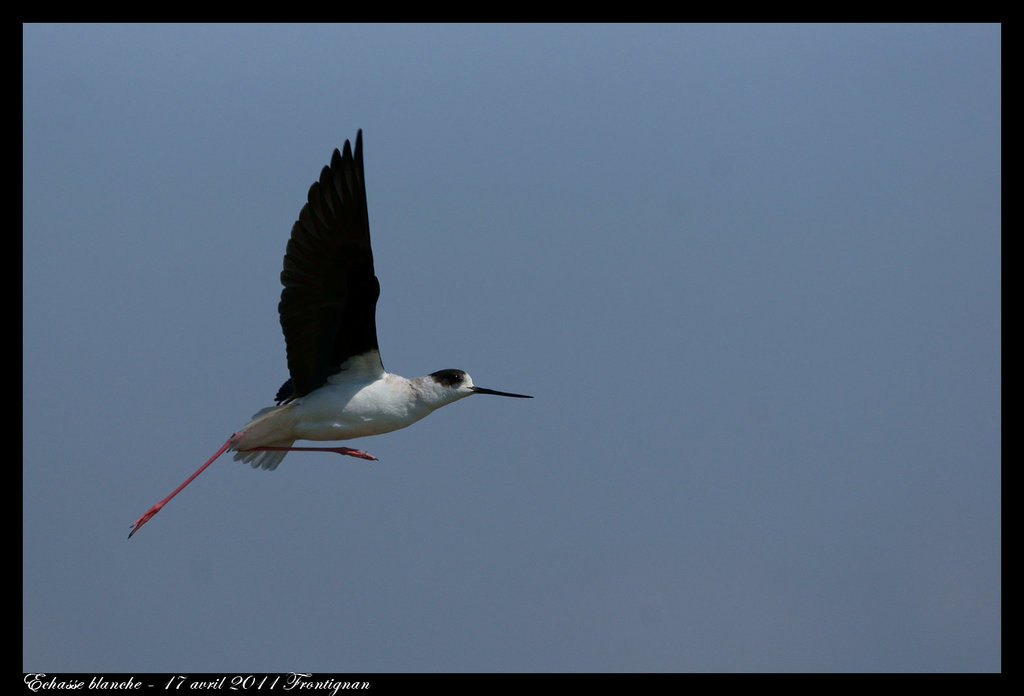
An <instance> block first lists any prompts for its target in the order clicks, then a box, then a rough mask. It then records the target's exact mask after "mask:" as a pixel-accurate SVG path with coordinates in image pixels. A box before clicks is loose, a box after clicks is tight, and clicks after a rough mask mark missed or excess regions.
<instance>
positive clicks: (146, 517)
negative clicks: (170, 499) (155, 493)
mask: <svg viewBox="0 0 1024 696" xmlns="http://www.w3.org/2000/svg"><path fill="white" fill-rule="evenodd" d="M163 506H164V504H163V502H162V501H161V502H159V503H157V504H156V505H154V506H153V507H151V508H150V509H149V510H148V511H146V514H144V515H143V516H142V517H140V518H139V519H137V520H135V523H134V524H132V531H130V532H128V538H129V539H131V538H132V534H134V533H135V532H137V531H139V530H140V529H142V525H144V524H146V523H147V522H149V520H150V519H152V517H153V515H155V514H156V513H158V512H160V508H162V507H163Z"/></svg>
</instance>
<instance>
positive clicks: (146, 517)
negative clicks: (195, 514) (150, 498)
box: [128, 435, 235, 539]
mask: <svg viewBox="0 0 1024 696" xmlns="http://www.w3.org/2000/svg"><path fill="white" fill-rule="evenodd" d="M234 439H235V435H232V436H231V437H229V438H228V439H227V441H226V442H225V443H224V444H223V445H221V446H220V449H219V450H217V452H216V454H214V455H213V456H212V457H210V458H209V459H207V460H206V463H205V464H203V465H202V466H201V467H199V468H198V469H196V473H194V474H192V475H191V476H189V477H188V478H187V479H185V483H183V484H181V485H180V486H178V487H177V488H175V489H174V490H173V491H171V494H170V495H169V496H167V497H166V498H164V499H163V500H161V501H160V502H159V503H157V504H156V505H154V506H153V507H151V508H150V509H149V510H147V511H146V514H144V515H143V516H142V517H140V518H139V519H137V520H135V524H133V525H132V531H130V532H129V533H128V538H129V539H131V538H132V534H134V533H135V532H137V531H139V530H140V529H141V528H142V525H144V524H146V523H147V522H149V520H150V519H151V518H152V517H153V515H155V514H156V513H158V512H160V508H162V507H163V506H164V505H166V504H167V503H168V501H170V499H171V498H173V497H174V496H176V495H178V493H180V492H181V489H182V488H184V487H185V486H187V485H188V484H190V483H192V479H194V478H195V477H196V476H198V475H199V474H201V473H203V471H204V470H205V469H206V467H208V466H210V465H211V464H213V461H214V460H215V459H216V458H217V457H219V456H220V455H222V454H224V451H225V450H226V449H227V448H228V447H230V446H231V441H232V440H234Z"/></svg>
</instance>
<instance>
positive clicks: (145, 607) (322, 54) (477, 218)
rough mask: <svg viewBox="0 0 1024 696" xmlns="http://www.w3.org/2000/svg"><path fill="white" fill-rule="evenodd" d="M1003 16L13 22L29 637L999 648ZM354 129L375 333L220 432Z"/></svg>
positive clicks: (443, 650)
mask: <svg viewBox="0 0 1024 696" xmlns="http://www.w3.org/2000/svg"><path fill="white" fill-rule="evenodd" d="M1000 43H1001V36H1000V29H999V27H996V26H987V25H968V26H958V25H927V26H903V25H885V26H870V25H858V26H842V25H829V26H814V25H800V26H746V25H732V26H715V25H698V26H673V25H665V26H645V25H627V26H614V25H607V26H606V25H580V26H578V25H558V26H503V25H489V26H473V25H459V26H443V25H434V26H414V25H391V26H261V25H244V26H206V25H204V26H160V25H147V26H134V25H117V26H103V25H88V26H53V25H46V26H39V25H29V26H26V27H25V29H24V167H23V169H24V172H23V176H24V231H23V245H24V260H23V272H24V283H23V287H24V375H23V386H24V432H23V444H24V456H23V462H24V498H23V500H24V509H25V513H24V523H25V530H24V584H25V591H24V669H25V670H31V671H36V670H48V671H70V670H74V671H99V670H103V671H183V670H184V671H193V672H195V671H225V670H229V671H234V670H250V671H257V670H258V671H278V670H292V669H296V670H311V671H321V672H322V671H344V670H363V671H391V670H399V671H409V670H425V671H436V670H441V671H451V670H458V671H465V670H469V671H475V670H512V671H537V670H574V671H575V670H602V671H605V670H611V671H620V670H627V671H637V670H642V671H648V670H665V671H686V670H727V671H740V670H746V671H749V670H868V671H870V670H925V671H930V670H968V671H973V670H997V669H1000V666H1001V656H1000V642H999V635H1000V610H1001V600H1000V593H1001V586H1000V567H1001V566H1000V563H1001V561H1000V514H1001V510H1000V456H1001V450H1000V335H1001V327H1000V323H1001V304H1000V282H1001V277H1000V206H1001V199H1000V182H1001V170H1000V137H1001V134H1000V130H1001V121H1000V99H1001V87H1000V85H1001V74H1000V73H1001V66H1000ZM358 128H363V129H364V137H365V156H366V170H367V181H368V189H369V190H368V198H369V206H370V222H371V230H372V233H373V235H374V247H375V252H376V259H377V270H378V275H379V276H380V278H381V282H382V285H383V290H382V296H381V301H380V304H379V317H378V327H379V333H380V342H381V346H382V352H383V357H384V364H385V366H386V367H387V368H388V369H390V370H392V371H395V372H398V373H400V374H404V375H407V376H414V375H418V374H425V373H427V372H431V371H433V370H436V369H440V368H444V367H460V368H463V369H466V370H468V371H469V372H470V373H471V374H472V375H473V377H474V378H475V380H476V381H477V382H478V383H480V384H483V385H486V386H490V387H494V388H497V389H507V390H511V391H517V392H525V393H530V394H534V395H535V396H536V397H537V398H535V399H534V400H533V401H530V402H520V401H513V400H502V399H484V398H475V399H471V400H468V401H465V402H461V403H459V404H457V405H454V406H452V407H450V408H448V409H444V410H442V411H440V412H439V413H437V414H435V415H433V416H431V417H430V418H429V419H427V420H426V421H424V422H422V423H420V424H418V425H416V426H414V427H413V428H410V429H407V430H405V431H399V432H397V433H393V434H390V435H387V436H384V437H380V438H376V439H373V440H365V441H355V442H356V444H357V446H360V447H365V448H366V449H368V450H369V451H371V452H373V453H375V454H376V455H378V456H379V457H380V458H381V462H379V463H365V462H360V461H357V460H350V459H342V458H338V457H333V456H330V455H322V456H318V455H315V454H309V455H289V457H288V458H287V459H286V460H285V462H284V464H283V465H282V467H281V468H280V469H279V470H278V471H276V472H273V473H267V472H262V471H256V472H254V471H252V470H250V469H248V468H247V467H243V466H241V465H239V464H236V463H234V462H231V461H230V460H227V459H225V460H223V461H221V462H219V463H218V464H217V465H215V466H214V467H211V469H210V470H208V471H207V472H206V473H205V474H203V476H202V478H201V479H199V480H198V481H197V482H196V483H195V484H193V486H191V487H190V488H189V489H188V490H187V491H186V493H184V494H182V495H181V496H179V498H177V499H175V501H174V502H173V503H172V504H171V505H169V506H168V507H167V508H166V509H165V510H164V511H163V512H162V513H161V514H160V515H159V516H158V517H157V518H156V519H154V521H153V522H152V523H150V524H149V525H147V527H146V528H145V529H144V530H143V531H142V532H141V533H140V534H139V535H138V536H136V537H135V538H134V539H132V541H131V542H127V541H125V535H126V534H127V531H128V525H129V524H130V523H131V522H132V521H133V520H134V519H135V518H136V517H137V516H138V515H139V514H141V513H142V512H143V511H144V510H145V509H146V508H147V507H148V506H149V505H150V504H152V503H153V502H155V501H156V500H157V499H158V498H160V497H162V496H163V495H165V494H166V493H167V492H169V491H170V489H171V488H173V487H174V486H175V485H177V484H178V483H179V482H180V481H181V480H182V479H183V478H184V477H185V476H186V475H188V474H189V473H190V472H191V471H193V470H194V469H195V467H197V466H198V465H199V464H200V463H201V462H202V461H203V460H204V459H205V458H206V457H207V456H208V455H209V454H210V453H212V451H213V450H214V449H216V447H217V446H218V445H219V444H220V443H221V442H222V441H223V439H224V437H225V436H226V435H227V434H228V433H230V432H231V431H232V430H233V429H235V428H236V427H237V426H238V425H240V424H241V423H242V422H244V421H245V419H246V418H247V417H248V416H249V415H250V414H251V413H252V412H253V411H255V410H257V409H258V408H260V407H262V406H264V405H267V404H268V403H270V402H271V400H272V397H273V395H274V392H275V391H276V389H277V387H278V386H279V384H280V382H281V381H283V379H284V378H285V377H286V374H285V364H284V351H283V340H282V338H281V335H280V329H279V327H278V324H277V316H276V303H277V297H278V293H279V285H278V281H277V276H278V273H279V271H280V263H281V257H282V255H283V252H284V245H285V242H286V239H287V235H288V232H289V230H290V227H291V224H292V222H293V221H294V219H295V217H296V215H297V214H298V211H299V208H300V207H301V204H302V202H303V200H304V196H305V193H306V190H307V188H308V186H309V184H310V183H311V182H312V181H313V180H314V178H315V177H316V176H317V174H318V172H319V169H320V167H321V166H323V165H324V164H326V162H327V159H328V157H329V155H330V152H331V150H332V149H333V148H334V147H338V146H340V145H341V143H342V142H343V141H344V140H345V139H346V138H352V137H354V135H355V132H356V130H357V129H358Z"/></svg>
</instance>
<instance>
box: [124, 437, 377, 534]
mask: <svg viewBox="0 0 1024 696" xmlns="http://www.w3.org/2000/svg"><path fill="white" fill-rule="evenodd" d="M237 438H238V434H237V433H235V434H232V435H231V437H229V438H228V439H227V441H226V442H225V443H224V444H223V445H221V447H220V449H219V450H217V452H216V453H215V454H214V455H213V456H212V457H210V458H209V459H207V460H206V463H205V464H203V465H202V466H201V467H199V468H198V469H196V473H194V474H192V475H191V476H189V477H188V478H187V479H185V482H184V483H183V484H181V485H180V486H178V487H177V488H175V489H174V490H173V491H171V494H170V495H169V496H167V497H166V498H164V499H163V500H161V501H160V502H159V503H157V504H156V505H154V506H153V507H151V508H150V509H149V510H147V511H146V514H144V515H143V516H142V517H140V518H139V519H137V520H135V523H134V524H133V525H132V531H130V532H129V533H128V538H129V539H131V538H132V534H135V532H137V531H139V529H141V528H142V525H144V524H146V523H147V522H149V520H150V519H152V517H153V515H155V514H156V513H158V512H160V509H161V508H162V507H163V506H164V505H166V504H167V503H168V502H169V501H170V499H171V498H173V497H174V496H176V495H178V493H180V492H181V489H182V488H184V487H185V486H187V485H188V484H190V483H192V479H194V478H195V477H196V476H198V475H199V474H201V473H203V471H204V470H205V469H206V467H208V466H210V465H211V464H213V462H214V460H216V459H217V457H219V456H220V455H222V454H224V452H225V450H227V449H228V447H230V446H231V443H232V442H233V441H235V440H237ZM259 450H270V451H276V452H281V451H284V452H292V451H296V452H335V453H336V454H347V455H348V456H350V457H358V458H360V459H371V460H373V461H377V458H376V457H375V456H373V455H372V454H369V453H367V452H363V451H362V450H357V449H352V448H351V447H253V448H252V449H251V450H240V451H242V452H252V451H259Z"/></svg>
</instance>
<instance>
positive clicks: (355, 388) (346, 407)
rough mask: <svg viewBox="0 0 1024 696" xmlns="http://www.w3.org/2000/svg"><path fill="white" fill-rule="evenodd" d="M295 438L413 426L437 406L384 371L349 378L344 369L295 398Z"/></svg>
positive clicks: (332, 437) (364, 433) (350, 435)
mask: <svg viewBox="0 0 1024 696" xmlns="http://www.w3.org/2000/svg"><path fill="white" fill-rule="evenodd" d="M296 401H297V402H298V403H297V404H296V408H297V409H298V413H297V414H296V415H297V416H298V418H297V422H296V426H295V437H296V438H297V439H300V440H347V439H351V438H355V437H366V436H368V435H379V434H381V433H387V432H391V431H392V430H398V429H399V428H404V427H406V426H408V425H412V424H413V423H415V422H416V421H418V420H420V419H421V418H423V417H424V416H426V415H427V414H429V413H430V412H431V411H433V410H434V408H433V407H432V406H430V405H428V404H427V403H426V402H424V401H423V400H422V399H420V398H418V395H417V393H416V390H414V389H413V388H412V386H411V384H410V381H409V380H407V379H405V378H404V377H399V376H398V375H392V374H390V373H384V375H382V376H381V377H380V378H378V379H372V380H366V379H359V378H354V379H347V378H346V375H345V373H344V372H342V373H339V374H338V375H336V376H335V377H332V378H331V379H330V380H329V381H328V382H327V384H325V385H324V386H322V387H320V388H319V389H317V390H315V391H313V392H311V393H309V394H307V395H306V396H304V397H301V398H299V399H297V400H296Z"/></svg>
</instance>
